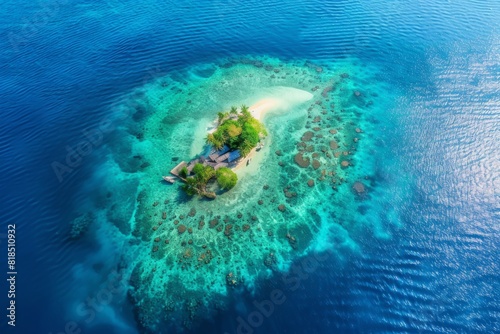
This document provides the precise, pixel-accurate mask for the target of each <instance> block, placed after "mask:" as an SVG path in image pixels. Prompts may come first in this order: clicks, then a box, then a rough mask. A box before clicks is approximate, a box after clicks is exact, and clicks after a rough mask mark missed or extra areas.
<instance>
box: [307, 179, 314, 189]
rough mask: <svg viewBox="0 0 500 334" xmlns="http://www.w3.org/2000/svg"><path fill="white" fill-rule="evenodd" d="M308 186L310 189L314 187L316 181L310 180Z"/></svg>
mask: <svg viewBox="0 0 500 334" xmlns="http://www.w3.org/2000/svg"><path fill="white" fill-rule="evenodd" d="M307 185H308V186H309V187H314V180H313V179H309V181H307Z"/></svg>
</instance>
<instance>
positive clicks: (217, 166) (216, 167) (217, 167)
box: [214, 162, 229, 170]
mask: <svg viewBox="0 0 500 334" xmlns="http://www.w3.org/2000/svg"><path fill="white" fill-rule="evenodd" d="M227 166H229V164H228V163H227V162H219V163H218V164H217V165H215V166H214V169H215V170H217V169H219V168H222V167H227Z"/></svg>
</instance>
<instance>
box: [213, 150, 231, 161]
mask: <svg viewBox="0 0 500 334" xmlns="http://www.w3.org/2000/svg"><path fill="white" fill-rule="evenodd" d="M230 154H231V153H230V152H227V153H225V154H223V155H221V156H219V157H218V158H217V159H215V161H216V162H222V161H224V160H227V159H228V158H229V155H230Z"/></svg>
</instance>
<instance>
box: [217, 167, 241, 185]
mask: <svg viewBox="0 0 500 334" xmlns="http://www.w3.org/2000/svg"><path fill="white" fill-rule="evenodd" d="M215 175H216V177H217V183H218V184H219V186H220V187H221V188H222V189H226V190H229V189H231V188H233V187H234V186H235V185H236V183H237V182H238V176H237V175H236V173H235V172H233V171H232V170H231V169H229V168H227V167H222V168H219V169H218V170H217V171H216V172H215Z"/></svg>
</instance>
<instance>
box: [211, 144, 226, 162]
mask: <svg viewBox="0 0 500 334" xmlns="http://www.w3.org/2000/svg"><path fill="white" fill-rule="evenodd" d="M228 151H229V146H227V145H224V147H223V148H221V149H220V150H218V151H214V152H212V153H211V154H210V155H209V156H208V157H209V158H210V160H212V161H216V160H217V158H218V157H219V156H221V155H223V154H224V153H226V152H228Z"/></svg>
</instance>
